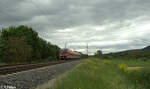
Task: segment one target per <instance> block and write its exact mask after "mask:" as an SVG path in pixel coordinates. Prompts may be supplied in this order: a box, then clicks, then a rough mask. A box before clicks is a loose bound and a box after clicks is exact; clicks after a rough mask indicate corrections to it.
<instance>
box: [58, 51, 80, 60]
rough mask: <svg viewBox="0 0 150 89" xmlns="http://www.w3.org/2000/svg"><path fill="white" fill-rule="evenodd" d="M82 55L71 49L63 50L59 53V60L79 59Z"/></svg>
mask: <svg viewBox="0 0 150 89" xmlns="http://www.w3.org/2000/svg"><path fill="white" fill-rule="evenodd" d="M79 58H81V54H80V53H79V52H76V51H71V50H69V49H61V50H60V51H59V59H79Z"/></svg>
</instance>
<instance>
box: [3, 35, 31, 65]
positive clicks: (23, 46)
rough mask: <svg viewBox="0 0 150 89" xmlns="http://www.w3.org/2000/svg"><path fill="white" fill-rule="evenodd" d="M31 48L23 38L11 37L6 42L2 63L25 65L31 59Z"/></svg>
mask: <svg viewBox="0 0 150 89" xmlns="http://www.w3.org/2000/svg"><path fill="white" fill-rule="evenodd" d="M31 54H32V48H31V46H30V45H28V44H27V43H26V42H25V39H24V37H21V38H18V37H11V38H8V41H7V42H6V47H5V50H4V62H6V63H27V62H31V59H32V55H31Z"/></svg>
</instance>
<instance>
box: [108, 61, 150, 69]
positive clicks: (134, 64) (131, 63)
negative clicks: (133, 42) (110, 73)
mask: <svg viewBox="0 0 150 89" xmlns="http://www.w3.org/2000/svg"><path fill="white" fill-rule="evenodd" d="M111 62H112V63H113V64H126V65H128V66H129V67H150V60H146V61H140V60H121V59H114V60H111Z"/></svg>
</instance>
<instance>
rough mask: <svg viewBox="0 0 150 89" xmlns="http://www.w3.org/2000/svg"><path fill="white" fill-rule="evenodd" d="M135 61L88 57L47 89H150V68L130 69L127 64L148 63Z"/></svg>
mask: <svg viewBox="0 0 150 89" xmlns="http://www.w3.org/2000/svg"><path fill="white" fill-rule="evenodd" d="M116 61H117V62H116ZM134 62H135V64H134ZM134 62H133V61H132V62H131V61H130V62H127V61H118V60H111V61H110V60H100V59H87V60H85V61H84V62H83V63H81V64H79V65H78V66H77V67H76V68H75V69H73V70H72V71H69V72H68V73H66V74H65V76H62V77H61V78H59V79H56V81H55V83H53V84H52V86H51V87H49V88H45V89H150V85H149V84H150V70H128V66H127V65H130V66H135V65H138V66H145V65H146V66H148V63H147V62H141V64H140V62H139V61H138V62H137V63H136V61H134ZM124 63H125V64H124ZM126 64H127V65H126Z"/></svg>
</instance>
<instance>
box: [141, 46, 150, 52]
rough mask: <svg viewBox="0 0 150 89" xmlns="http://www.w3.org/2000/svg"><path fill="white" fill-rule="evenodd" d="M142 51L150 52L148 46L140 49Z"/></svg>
mask: <svg viewBox="0 0 150 89" xmlns="http://www.w3.org/2000/svg"><path fill="white" fill-rule="evenodd" d="M142 50H143V51H150V46H147V47H145V48H143V49H142Z"/></svg>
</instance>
